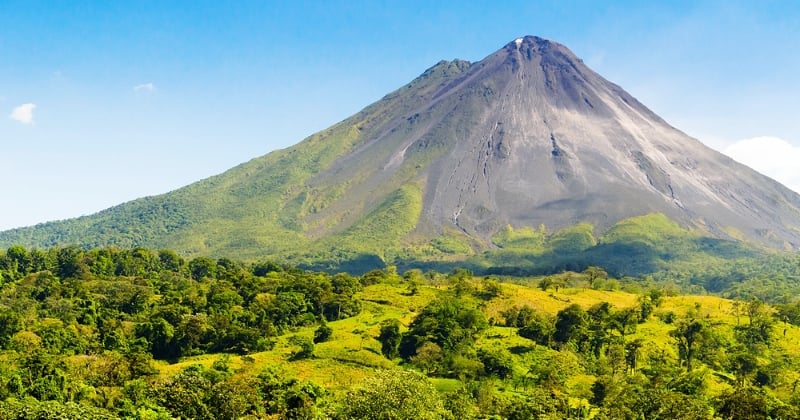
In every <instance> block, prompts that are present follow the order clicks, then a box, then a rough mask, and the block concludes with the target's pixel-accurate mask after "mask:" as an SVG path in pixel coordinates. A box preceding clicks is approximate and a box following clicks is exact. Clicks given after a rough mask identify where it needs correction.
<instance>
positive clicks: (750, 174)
mask: <svg viewBox="0 0 800 420" xmlns="http://www.w3.org/2000/svg"><path fill="white" fill-rule="evenodd" d="M648 213H662V214H664V215H666V216H667V217H668V218H669V219H671V220H674V221H676V222H678V223H679V224H680V225H681V226H682V227H684V228H686V229H690V230H692V231H694V232H696V233H697V234H702V235H707V236H712V237H717V238H726V239H737V240H739V239H742V240H746V241H749V242H753V243H757V244H761V245H765V246H768V247H772V248H779V249H797V248H798V247H800V196H798V195H797V194H795V193H794V192H792V191H790V190H788V189H787V188H785V187H783V186H781V185H780V184H778V183H777V182H775V181H773V180H771V179H769V178H767V177H765V176H763V175H760V174H758V173H756V172H755V171H753V170H751V169H749V168H747V167H745V166H743V165H741V164H738V163H736V162H734V161H733V160H731V159H729V158H727V157H725V156H723V155H721V154H720V153H718V152H716V151H713V150H711V149H709V148H707V147H705V146H704V145H702V144H701V143H700V142H698V141H697V140H695V139H692V138H690V137H689V136H687V135H685V134H684V133H682V132H680V131H678V130H676V129H675V128H673V127H671V126H669V125H668V124H667V123H666V122H665V121H663V120H662V119H661V118H659V117H658V116H657V115H655V114H654V113H653V112H652V111H650V110H649V109H647V108H646V107H645V106H644V105H642V104H641V103H639V102H638V101H637V100H636V99H635V98H633V97H632V96H630V95H629V94H627V93H626V92H625V91H624V90H623V89H622V88H620V87H619V86H617V85H615V84H613V83H611V82H609V81H607V80H605V79H603V78H602V77H601V76H599V75H598V74H596V73H595V72H593V71H592V70H590V69H589V68H588V67H586V66H585V65H584V63H583V62H582V61H581V60H580V59H578V58H577V57H575V56H574V55H573V54H572V53H571V52H570V51H569V50H568V49H567V48H566V47H564V46H562V45H560V44H558V43H555V42H552V41H548V40H544V39H541V38H537V37H525V38H519V39H517V40H514V41H512V42H511V43H509V44H507V45H506V46H504V47H503V48H501V49H500V50H498V51H497V52H495V53H493V54H491V55H489V56H488V57H486V58H485V59H483V60H481V61H479V62H477V63H469V62H466V61H460V60H455V61H442V62H440V63H438V64H436V65H435V66H433V67H431V68H430V69H428V70H426V71H425V72H424V73H423V74H422V75H421V76H419V77H418V78H416V79H415V80H413V81H412V82H411V83H409V84H408V85H406V86H403V87H402V88H400V89H398V90H397V91H395V92H392V93H391V94H389V95H387V96H386V97H384V98H382V99H381V100H379V101H378V102H376V103H374V104H372V105H370V106H368V107H367V108H365V109H364V110H362V111H361V112H359V113H357V114H356V115H354V116H352V117H350V118H348V119H346V120H344V121H342V122H341V123H338V124H336V125H334V126H332V127H331V128H329V129H326V130H323V131H321V132H319V133H317V134H315V135H313V136H311V137H309V138H307V139H305V140H304V141H302V142H300V143H298V144H297V145H295V146H293V147H290V148H287V149H284V150H279V151H275V152H273V153H270V154H268V155H266V156H263V157H260V158H256V159H253V160H252V161H250V162H247V163H244V164H242V165H239V166H237V167H235V168H233V169H231V170H229V171H227V172H225V173H223V174H221V175H218V176H215V177H211V178H208V179H206V180H203V181H200V182H197V183H195V184H192V185H189V186H187V187H184V188H181V189H179V190H176V191H174V192H171V193H168V194H164V195H161V196H156V197H148V198H143V199H139V200H135V201H132V202H129V203H125V204H122V205H120V206H117V207H114V208H111V209H108V210H105V211H103V212H100V213H98V214H96V215H91V216H86V217H81V218H78V219H72V220H66V221H61V222H52V223H46V224H43V225H38V226H35V227H29V228H22V229H15V230H11V231H6V232H2V233H0V245H10V244H15V243H19V244H23V245H25V246H28V247H34V246H39V247H41V246H49V245H55V244H64V243H79V244H81V245H86V246H97V245H108V244H112V245H119V246H133V245H143V246H147V247H169V248H173V249H177V250H180V251H182V252H184V253H186V254H188V255H196V254H210V255H223V254H224V255H229V256H237V257H239V258H254V257H261V256H266V255H279V256H291V255H301V254H302V255H305V258H311V259H314V258H327V257H330V256H334V257H335V258H338V259H340V260H348V259H354V258H372V259H378V260H391V259H393V258H396V257H398V256H403V255H417V256H424V255H429V254H430V253H436V252H442V244H443V242H442V241H444V242H445V243H446V244H449V245H447V246H445V248H448V249H455V250H456V251H454V252H455V253H472V252H476V251H480V250H484V249H491V248H494V247H496V244H494V243H493V242H492V238H493V237H494V236H495V234H497V233H498V232H500V231H501V230H502V229H504V228H505V227H506V226H509V225H510V226H513V227H515V228H520V227H525V226H528V227H538V226H540V225H545V226H546V227H547V228H548V229H550V230H558V229H562V228H566V227H569V226H573V225H576V224H578V223H584V222H585V223H588V224H590V225H591V226H592V227H593V228H594V229H595V234H597V235H599V234H602V232H604V231H606V230H607V229H609V228H610V227H612V226H613V225H615V224H616V223H618V222H619V221H621V220H624V219H627V218H630V217H634V216H640V215H643V214H648ZM448 252H449V251H448ZM445 253H447V252H445Z"/></svg>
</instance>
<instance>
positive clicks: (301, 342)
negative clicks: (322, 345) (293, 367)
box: [289, 335, 314, 360]
mask: <svg viewBox="0 0 800 420" xmlns="http://www.w3.org/2000/svg"><path fill="white" fill-rule="evenodd" d="M289 344H291V345H293V346H297V347H299V348H298V349H297V350H295V351H294V352H293V353H292V360H300V359H308V358H311V357H314V341H312V340H311V339H310V338H308V337H303V336H301V335H294V336H292V337H291V338H289Z"/></svg>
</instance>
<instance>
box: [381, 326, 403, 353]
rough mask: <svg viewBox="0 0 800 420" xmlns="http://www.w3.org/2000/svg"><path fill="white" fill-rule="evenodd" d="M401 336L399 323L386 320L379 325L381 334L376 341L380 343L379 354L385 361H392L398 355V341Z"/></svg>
mask: <svg viewBox="0 0 800 420" xmlns="http://www.w3.org/2000/svg"><path fill="white" fill-rule="evenodd" d="M402 337H403V335H402V334H401V333H400V321H398V320H396V319H387V320H385V321H383V322H382V323H381V332H380V335H379V336H378V341H380V343H381V353H382V354H383V355H384V356H386V358H387V359H393V358H395V357H397V356H398V355H399V351H398V349H399V346H400V340H401V339H402Z"/></svg>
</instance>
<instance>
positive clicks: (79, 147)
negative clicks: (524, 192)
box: [0, 0, 800, 229]
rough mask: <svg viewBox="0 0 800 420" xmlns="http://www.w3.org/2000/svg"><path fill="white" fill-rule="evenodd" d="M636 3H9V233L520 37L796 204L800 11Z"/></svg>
mask: <svg viewBox="0 0 800 420" xmlns="http://www.w3.org/2000/svg"><path fill="white" fill-rule="evenodd" d="M644 3H646V2H641V1H617V2H613V1H608V2H600V1H563V0H562V1H531V0H527V1H506V2H489V1H487V2H463V1H458V2H456V1H452V2H451V1H436V2H431V1H403V2H399V1H370V2H357V1H317V2H303V1H282V2H268V1H252V2H249V1H236V2H223V1H199V0H191V1H190V0H186V1H168V2H165V1H135V0H128V1H79V0H74V1H65V0H64V1H59V0H50V1H36V0H20V1H15V0H0V197H3V198H2V199H1V200H0V229H7V228H12V227H17V226H23V225H30V224H35V223H39V222H44V221H48V220H56V219H64V218H69V217H75V216H80V215H83V214H90V213H94V212H96V211H99V210H101V209H104V208H107V207H110V206H112V205H115V204H119V203H122V202H125V201H128V200H132V199H134V198H137V197H141V196H145V195H154V194H160V193H164V192H167V191H170V190H173V189H175V188H178V187H180V186H183V185H186V184H188V183H191V182H193V181H196V180H199V179H202V178H205V177H208V176H211V175H214V174H217V173H220V172H222V171H224V170H226V169H228V168H230V167H232V166H235V165H236V164H239V163H241V162H244V161H247V160H249V159H251V158H254V157H257V156H260V155H263V154H266V153H268V152H270V151H272V150H275V149H277V148H283V147H287V146H289V145H292V144H294V143H297V142H298V141H300V140H302V139H303V138H305V137H306V136H308V135H310V134H312V133H314V132H316V131H318V130H321V129H324V128H326V127H328V126H330V125H332V124H334V123H336V122H338V121H340V120H342V119H344V118H346V117H348V116H349V115H351V114H353V113H355V112H357V111H358V110H360V109H361V108H363V107H364V106H366V105H368V104H369V103H371V102H373V101H375V100H377V99H379V98H380V97H382V96H383V95H385V94H386V93H388V92H390V91H392V90H394V89H396V88H398V87H400V86H402V85H403V84H405V83H407V82H408V81H410V80H411V79H413V78H414V77H416V76H417V75H419V74H420V73H422V72H423V71H424V70H425V69H426V68H428V67H430V66H431V65H433V64H435V63H436V62H437V61H439V60H441V59H453V58H461V59H466V60H471V61H478V60H480V59H482V58H483V57H485V56H487V55H489V54H490V53H492V52H493V51H495V50H497V49H499V48H500V47H501V46H503V45H504V44H506V43H507V42H510V41H511V40H513V39H514V38H516V37H518V36H522V35H539V36H542V37H546V38H550V39H552V40H555V41H558V42H560V43H562V44H565V45H567V46H568V47H569V48H570V49H572V51H573V52H575V53H576V54H577V55H578V56H579V57H581V58H583V59H584V61H585V62H586V63H587V64H588V65H589V66H590V67H592V68H593V69H594V70H596V71H597V72H599V73H600V74H601V75H603V76H604V77H606V78H607V79H609V80H611V81H613V82H615V83H617V84H619V85H621V86H622V87H623V88H625V89H626V90H627V91H628V92H630V93H631V94H633V95H634V96H635V97H637V98H638V99H640V100H641V101H642V102H643V103H644V104H645V105H647V106H649V107H650V108H651V109H653V110H654V111H655V112H656V113H658V114H659V115H661V116H662V117H664V118H665V119H666V120H667V121H668V122H670V123H671V124H672V125H674V126H676V127H678V128H679V129H681V130H683V131H685V132H687V133H688V134H690V135H692V136H694V137H697V138H699V139H700V140H702V141H704V142H705V143H706V144H708V145H710V146H712V147H715V148H717V149H719V150H722V151H725V152H727V153H729V154H731V155H732V156H734V157H735V158H737V159H739V160H743V161H745V163H748V164H749V165H751V166H753V167H755V168H756V169H759V170H761V171H762V172H765V173H768V174H770V175H771V176H773V177H775V178H777V179H779V180H780V181H782V182H784V183H785V184H787V185H789V186H791V187H793V188H794V189H796V190H800V124H798V123H797V116H798V115H800V99H798V96H800V77H797V75H798V74H800V54H798V45H800V2H794V1H775V2H770V1H758V2H756V1H748V2H736V1H686V2H681V1H670V2H653V3H655V4H644Z"/></svg>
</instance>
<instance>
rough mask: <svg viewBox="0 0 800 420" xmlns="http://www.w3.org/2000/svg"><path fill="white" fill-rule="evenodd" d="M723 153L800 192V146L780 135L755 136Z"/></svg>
mask: <svg viewBox="0 0 800 420" xmlns="http://www.w3.org/2000/svg"><path fill="white" fill-rule="evenodd" d="M723 153H725V154H726V155H728V156H730V157H732V158H734V159H736V160H738V161H739V162H742V163H744V164H745V165H747V166H749V167H751V168H753V169H755V170H757V171H759V172H761V173H763V174H764V175H767V176H769V177H771V178H773V179H775V180H776V181H778V182H780V183H782V184H783V185H785V186H787V187H789V188H791V189H793V190H795V191H797V192H798V193H800V146H796V145H793V144H792V143H789V142H788V141H786V140H783V139H781V138H778V137H754V138H751V139H744V140H739V141H737V142H736V143H733V144H731V145H730V146H728V147H726V148H725V150H723Z"/></svg>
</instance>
